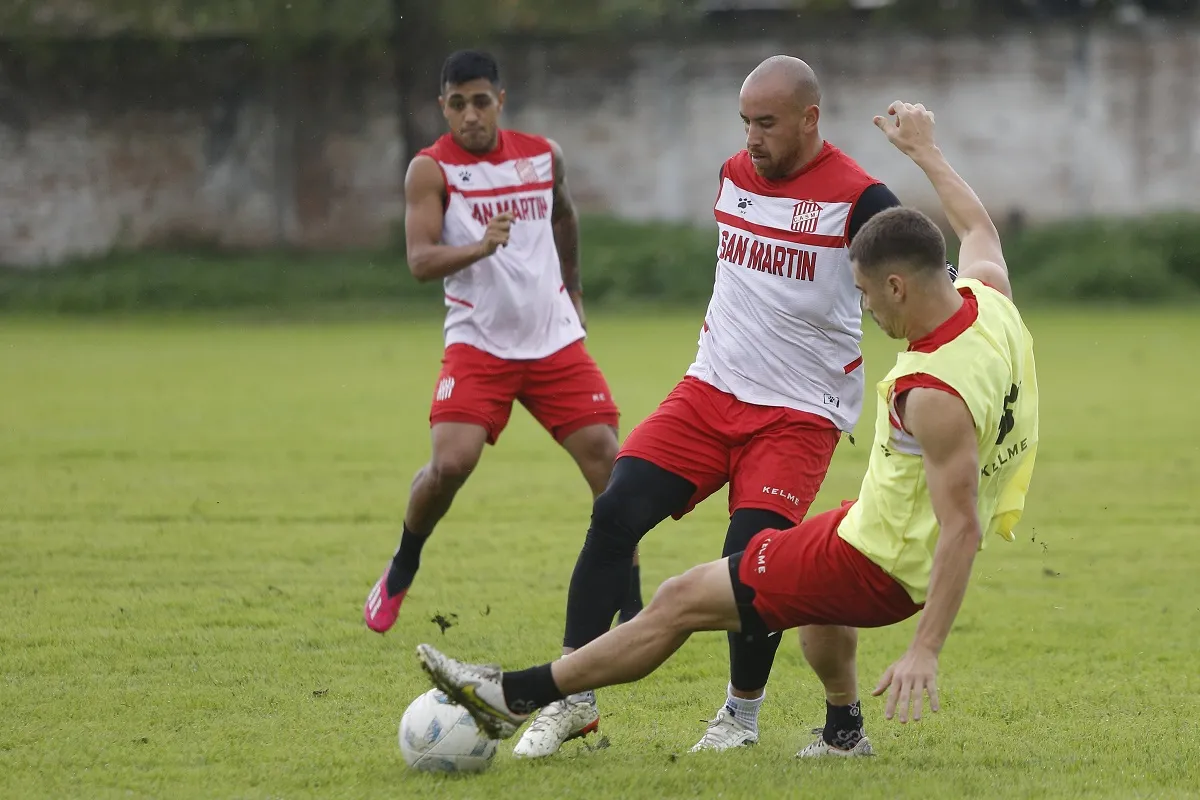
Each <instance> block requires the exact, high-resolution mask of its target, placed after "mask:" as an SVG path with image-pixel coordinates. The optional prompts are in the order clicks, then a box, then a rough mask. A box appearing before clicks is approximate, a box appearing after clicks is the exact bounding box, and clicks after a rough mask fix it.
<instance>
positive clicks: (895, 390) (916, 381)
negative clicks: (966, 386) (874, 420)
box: [888, 372, 966, 433]
mask: <svg viewBox="0 0 1200 800" xmlns="http://www.w3.org/2000/svg"><path fill="white" fill-rule="evenodd" d="M913 389H937V390H938V391H940V392H946V393H947V394H952V395H954V396H955V397H957V398H958V399H959V400H962V395H961V394H959V393H958V390H957V389H955V388H954V387H953V386H951V385H950V384H948V383H946V382H945V381H943V380H942V379H941V378H935V377H933V376H932V375H930V374H928V373H925V372H914V373H912V374H911V375H901V376H900V377H899V378H898V379H897V380H896V383H895V385H894V386H893V387H892V405H891V408H892V409H894V408H896V404H897V403H899V402H900V398H901V397H903V396H904V393H905V392H908V391H911V390H913ZM963 402H966V401H963ZM888 417H889V419H891V421H892V427H893V428H896V429H897V430H901V431H904V432H905V433H911V431H910V430H909V429H908V428H906V427H904V423H903V421H901V420H900V419H899V417H897V416H896V414H894V413H892V412H891V411H890V410H889V412H888Z"/></svg>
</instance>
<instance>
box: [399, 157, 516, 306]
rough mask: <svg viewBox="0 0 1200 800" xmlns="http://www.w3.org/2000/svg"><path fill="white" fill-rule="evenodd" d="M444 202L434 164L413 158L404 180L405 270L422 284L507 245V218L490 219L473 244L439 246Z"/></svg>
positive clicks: (509, 222)
mask: <svg viewBox="0 0 1200 800" xmlns="http://www.w3.org/2000/svg"><path fill="white" fill-rule="evenodd" d="M445 198H446V179H445V177H444V176H443V175H442V170H441V168H440V167H439V166H438V165H437V162H436V161H434V160H433V159H432V158H429V157H428V156H417V157H416V158H414V159H413V160H412V163H411V164H409V165H408V174H406V175H405V176H404V239H405V242H406V243H407V256H408V268H409V270H410V271H411V272H412V274H413V277H415V278H416V279H417V280H418V281H421V282H422V283H423V282H425V281H436V280H441V279H442V278H445V277H446V276H447V275H453V274H454V273H455V272H458V271H459V270H461V269H466V268H467V267H469V266H471V265H472V264H474V263H475V262H476V261H478V260H479V259H481V258H486V257H487V256H490V255H491V254H492V253H494V252H496V248H498V247H502V246H504V245H505V244H508V231H509V227H510V226H511V225H512V215H511V214H497V215H496V216H495V217H493V218H492V220H491V221H490V222H489V223H488V226H487V230H486V231H485V232H484V235H483V238H482V239H480V240H479V241H478V242H476V243H475V244H470V245H462V246H460V247H452V246H450V245H445V244H442V243H441V241H442V220H443V215H444V214H445V211H444V209H445V205H444V203H445Z"/></svg>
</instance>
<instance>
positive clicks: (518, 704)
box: [500, 664, 565, 714]
mask: <svg viewBox="0 0 1200 800" xmlns="http://www.w3.org/2000/svg"><path fill="white" fill-rule="evenodd" d="M500 686H501V688H503V690H504V704H505V705H507V706H508V710H509V711H511V712H513V713H514V714H532V713H533V712H534V711H537V710H538V709H539V708H542V707H543V706H548V705H550V704H551V703H553V702H554V701H556V700H562V699H563V697H564V696H565V695H563V693H562V692H560V691H559V690H558V687H557V686H555V685H554V676H553V675H551V674H550V665H549V664H543V665H542V666H540V667H532V668H530V669H523V670H521V671H520V672H505V673H504V674H503V675H501V676H500Z"/></svg>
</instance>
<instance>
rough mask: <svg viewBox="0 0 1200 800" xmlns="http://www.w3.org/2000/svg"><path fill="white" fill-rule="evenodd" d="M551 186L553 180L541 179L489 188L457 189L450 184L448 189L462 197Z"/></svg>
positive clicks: (543, 189)
mask: <svg viewBox="0 0 1200 800" xmlns="http://www.w3.org/2000/svg"><path fill="white" fill-rule="evenodd" d="M553 188H554V181H542V182H541V183H522V184H520V185H519V186H494V187H492V188H490V189H459V188H456V187H454V186H451V187H450V191H451V192H453V193H455V194H461V195H462V196H463V197H502V196H504V195H508V194H521V193H522V192H544V191H546V190H547V189H553Z"/></svg>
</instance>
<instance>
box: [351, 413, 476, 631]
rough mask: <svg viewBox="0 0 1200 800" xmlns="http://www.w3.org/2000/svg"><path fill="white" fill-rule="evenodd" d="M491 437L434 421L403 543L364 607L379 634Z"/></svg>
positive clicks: (388, 625) (369, 624) (473, 428)
mask: <svg viewBox="0 0 1200 800" xmlns="http://www.w3.org/2000/svg"><path fill="white" fill-rule="evenodd" d="M487 436H488V433H487V430H486V429H485V428H483V427H481V426H479V425H471V424H468V423H461V422H440V423H438V424H436V425H434V426H433V431H432V433H431V437H432V439H433V457H432V458H431V459H430V461H429V463H428V464H426V465H425V466H423V467H421V469H420V471H419V472H417V475H416V477H415V478H414V479H413V484H412V492H411V494H410V495H409V500H408V510H407V511H406V512H405V515H404V532H403V533H402V535H401V538H400V546H399V547H398V548H397V549H396V552H395V555H393V556H392V563H390V564H389V565H388V568H387V569H386V570H384V573H383V575H382V576H380V578H379V580H378V581H376V582H375V586H374V587H372V589H371V593H370V594H369V595H367V602H366V604H365V605H364V606H363V619H364V620H365V621H366V623H367V627H368V628H370V629H371V630H373V631H375V632H376V633H385V632H386V631H388V630H389V629H390V628H391V627H392V625H394V624H395V623H396V617H397V616H399V614H400V604H401V603H402V602H404V596H405V595H406V594H407V593H408V589H409V587H410V586H412V582H413V578H415V577H416V574H417V569H418V568H419V567H420V566H421V549H422V548H423V547H424V546H425V542H426V541H427V540H428V539H429V536H430V534H432V533H433V529H434V527H435V526H436V525H437V523H438V522H439V521H440V520H441V518H442V517H444V516H445V515H446V512H447V511H449V510H450V504H451V503H452V502H453V501H454V495H455V494H457V493H458V490H459V489H461V488H462V486H463V484H464V483H466V481H467V477H468V476H469V475H470V474H471V472H473V471H474V469H475V466H476V465H477V464H478V463H479V457H480V456H481V455H482V454H483V446H484V444H485V443H486V442H487Z"/></svg>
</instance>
